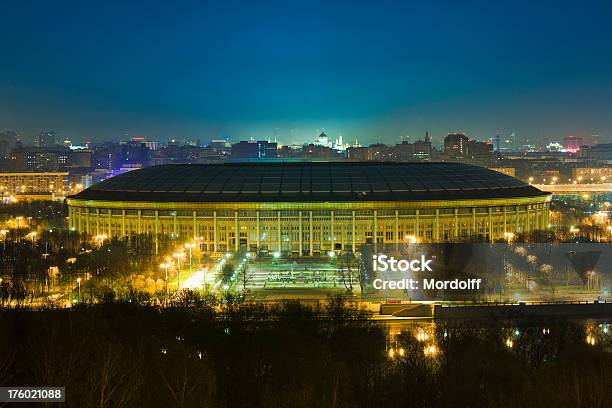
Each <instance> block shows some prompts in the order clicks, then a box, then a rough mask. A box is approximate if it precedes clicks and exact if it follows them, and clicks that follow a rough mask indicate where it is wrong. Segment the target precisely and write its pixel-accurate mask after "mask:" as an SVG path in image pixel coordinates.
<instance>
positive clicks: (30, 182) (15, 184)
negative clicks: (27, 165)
mask: <svg viewBox="0 0 612 408" xmlns="http://www.w3.org/2000/svg"><path fill="white" fill-rule="evenodd" d="M67 179H68V173H65V172H41V173H34V172H32V173H0V194H2V201H3V202H7V200H13V199H14V200H17V199H18V197H19V195H21V196H22V197H25V196H26V195H31V194H33V193H36V194H40V193H44V194H43V195H39V196H38V197H40V198H41V199H45V197H47V196H48V195H49V194H50V195H52V196H54V197H56V196H58V197H64V196H65V195H66V193H67V190H66V182H67ZM32 197H37V196H30V199H31V198H32ZM14 200H13V201H14Z"/></svg>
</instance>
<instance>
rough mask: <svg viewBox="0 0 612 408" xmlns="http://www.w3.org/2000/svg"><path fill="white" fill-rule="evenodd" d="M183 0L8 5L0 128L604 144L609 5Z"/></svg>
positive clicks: (0, 36) (611, 71)
mask: <svg viewBox="0 0 612 408" xmlns="http://www.w3.org/2000/svg"><path fill="white" fill-rule="evenodd" d="M123 3H129V4H123ZM176 3H177V4H173V3H171V2H154V1H148V2H144V1H143V2H113V1H104V2H102V1H99V2H93V1H91V2H90V1H75V2H65V1H61V0H60V1H48V2H37V1H22V2H18V1H12V2H4V4H2V6H1V7H0V10H1V15H2V24H1V25H0V55H1V63H0V130H5V129H14V130H17V131H19V132H20V133H21V134H22V135H23V138H24V139H26V140H30V139H31V137H32V136H33V135H34V134H35V133H37V132H39V131H40V130H43V129H56V130H58V131H59V132H60V134H61V135H63V136H66V137H69V138H72V140H73V141H80V140H82V138H84V137H87V138H91V139H93V140H103V139H117V138H120V137H122V135H125V134H130V135H134V136H145V137H150V138H157V139H159V140H166V139H169V138H178V139H188V138H194V139H195V138H200V139H201V140H202V141H206V140H209V139H211V138H218V137H220V136H225V135H228V136H231V137H232V138H233V139H234V140H238V139H246V138H248V137H256V138H262V139H263V138H268V137H274V135H275V133H276V134H277V135H278V136H279V141H281V142H284V143H292V142H299V141H303V140H311V139H312V138H313V137H314V135H315V132H316V131H317V129H320V128H324V129H326V131H327V133H328V134H329V135H330V136H334V137H335V136H337V135H338V134H339V133H342V134H343V136H344V137H345V140H346V139H348V140H349V141H353V140H354V139H356V138H357V139H359V142H360V143H362V144H363V143H370V142H376V141H382V142H387V143H393V142H398V141H399V138H400V136H404V135H409V136H410V137H411V139H412V140H414V139H417V138H420V137H422V136H423V134H424V132H425V130H426V129H428V130H429V132H430V134H432V135H433V137H434V141H436V142H439V141H440V140H441V138H442V137H443V136H444V135H445V134H446V133H448V132H449V131H465V132H467V134H468V135H469V136H472V137H475V138H479V139H482V138H486V137H490V136H493V135H494V134H496V133H502V134H508V133H511V132H516V133H517V135H518V137H519V138H521V139H524V138H529V139H532V140H538V139H539V140H550V139H560V138H562V137H563V136H565V135H569V134H575V135H579V136H587V135H590V134H600V135H602V138H603V140H610V137H611V136H612V23H611V21H612V2H610V1H589V0H585V1H580V2H569V3H565V2H562V1H550V2H540V1H538V2H533V1H532V2H527V1H525V2H523V1H513V2H504V3H503V4H490V2H489V1H482V2H480V1H461V2H459V1H456V2H445V1H428V2H415V3H414V4H411V3H412V2H409V1H398V2H388V1H380V0H379V1H375V2H363V3H361V2H348V1H347V2H335V1H310V2H299V3H298V2H291V1H274V2H248V3H247V2H244V1H235V2H234V1H223V2H208V3H207V2H193V3H189V2H186V1H179V2H176ZM249 3H250V4H249ZM426 3H427V4H426ZM533 3H537V4H533Z"/></svg>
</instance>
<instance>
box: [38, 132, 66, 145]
mask: <svg viewBox="0 0 612 408" xmlns="http://www.w3.org/2000/svg"><path fill="white" fill-rule="evenodd" d="M59 144H60V142H59V136H58V134H57V132H56V131H55V130H49V131H44V132H40V133H39V134H38V135H36V138H35V139H34V145H35V146H36V147H55V146H57V145H59Z"/></svg>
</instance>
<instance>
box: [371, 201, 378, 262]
mask: <svg viewBox="0 0 612 408" xmlns="http://www.w3.org/2000/svg"><path fill="white" fill-rule="evenodd" d="M376 214H377V211H376V210H374V233H373V234H372V235H374V252H377V251H378V220H377V219H376V218H377V217H376Z"/></svg>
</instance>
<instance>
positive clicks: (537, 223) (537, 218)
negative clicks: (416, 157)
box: [70, 207, 549, 255]
mask: <svg viewBox="0 0 612 408" xmlns="http://www.w3.org/2000/svg"><path fill="white" fill-rule="evenodd" d="M487 211H488V213H485V217H487V218H488V228H485V231H483V232H484V233H485V234H488V235H489V237H493V216H494V215H495V216H498V215H499V213H493V211H492V208H491V207H489V208H488V210H487ZM512 214H513V215H514V214H515V213H512ZM84 215H85V214H80V213H79V214H78V215H77V214H76V210H74V209H73V212H72V217H70V223H71V227H73V228H76V229H78V230H79V231H86V232H88V233H91V232H92V230H93V228H92V218H93V220H94V221H95V232H96V235H97V234H101V233H106V234H108V235H109V236H112V235H113V234H112V229H111V220H112V217H113V215H112V213H111V211H108V214H107V217H106V218H107V219H106V220H103V221H102V222H103V223H104V224H106V225H102V226H101V225H100V224H101V219H103V217H102V214H100V212H99V210H96V212H95V213H94V215H95V216H94V217H92V214H91V213H88V214H87V215H86V216H85V217H84ZM462 215H464V214H462ZM471 215H472V225H471V233H472V234H474V233H477V230H476V229H477V219H478V218H482V215H483V214H480V213H477V211H476V208H472V210H471ZM521 215H522V217H521ZM533 215H534V217H533V218H534V221H533V225H530V224H531V220H530V218H532V217H531V216H533ZM459 216H460V215H459V210H458V209H454V213H453V214H452V217H453V221H454V222H453V228H452V232H453V236H454V237H458V236H459ZM306 217H307V220H308V232H309V239H308V253H309V254H310V255H312V254H313V251H314V240H313V212H312V211H308V212H307V214H306ZM422 217H423V216H422V214H420V211H419V210H416V213H415V221H416V222H415V234H414V235H415V236H417V237H420V236H421V219H422ZM548 217H549V212H548V210H547V209H546V208H538V209H535V210H526V211H525V212H524V213H518V214H517V216H516V217H515V225H513V227H514V228H511V230H513V231H516V232H524V231H530V230H531V229H532V227H533V229H535V230H544V229H547V228H548V222H549V219H548ZM218 218H219V217H218V215H217V212H216V211H214V212H213V217H212V219H213V251H214V252H217V251H218V247H219V242H218V241H219V240H218V223H219V220H218ZM224 218H225V219H226V218H227V217H224ZM266 218H269V217H266ZM434 218H435V219H434V224H433V227H434V228H433V231H432V240H433V241H434V242H437V241H439V240H440V220H441V218H442V219H444V220H447V219H448V217H447V216H446V214H444V215H442V216H441V215H440V210H439V209H436V210H435V215H434ZM521 218H522V221H523V222H522V224H523V225H524V231H520V224H521ZM75 219H76V222H75ZM154 219H155V223H154V233H155V235H156V236H157V235H158V233H159V229H160V228H159V221H160V220H159V212H158V211H155V216H154ZM142 220H143V216H142V210H138V229H137V233H138V234H141V233H142V232H143V228H142V224H143V222H142ZM379 220H381V218H380V217H379V216H378V213H377V211H376V210H374V211H373V220H372V221H373V235H372V241H373V244H374V245H375V246H376V245H377V244H378V234H377V233H378V222H379ZM384 220H385V222H388V221H389V219H388V218H387V217H386V216H385V218H384ZM104 221H106V222H104ZM121 221H122V222H121V236H126V235H128V234H126V210H122V211H121ZM233 221H234V222H233V224H234V238H235V239H234V249H235V250H238V249H239V248H240V222H239V217H238V211H235V212H234V220H233ZM335 221H336V217H335V216H334V212H333V211H331V212H330V219H329V226H330V236H331V241H332V242H331V247H332V248H335V243H336V242H335V241H336V239H335V230H334V228H335ZM84 222H85V223H86V225H83V223H84ZM192 222H193V234H194V238H197V237H198V234H197V230H198V229H197V225H198V218H197V213H196V211H193V213H192ZM255 222H256V231H257V233H256V239H255V244H256V246H257V247H258V248H259V247H260V246H261V220H260V212H259V211H257V213H256V218H255ZM281 223H282V219H281V212H280V211H277V212H276V232H277V239H276V246H277V247H276V250H277V251H281V250H282V229H281ZM394 223H395V224H394V233H395V235H394V237H395V238H396V240H395V241H396V242H397V243H398V244H399V243H400V242H401V241H402V237H400V236H399V234H400V216H399V211H398V210H395V214H394ZM177 224H178V220H177V215H176V213H175V214H174V215H173V218H172V225H173V234H174V235H175V236H176V235H177V230H178V228H177ZM298 225H299V236H300V239H299V242H298V244H299V248H298V250H299V253H300V254H302V253H303V250H304V244H305V243H304V240H303V239H302V237H303V229H304V212H302V211H299V212H298ZM83 227H85V228H83ZM101 227H102V228H101ZM508 227H509V224H508V212H507V209H506V207H503V231H504V233H506V232H510V231H509V228H508ZM351 232H352V233H351V248H352V250H353V252H355V250H356V241H355V237H356V217H355V211H352V212H351ZM156 241H157V239H156Z"/></svg>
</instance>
